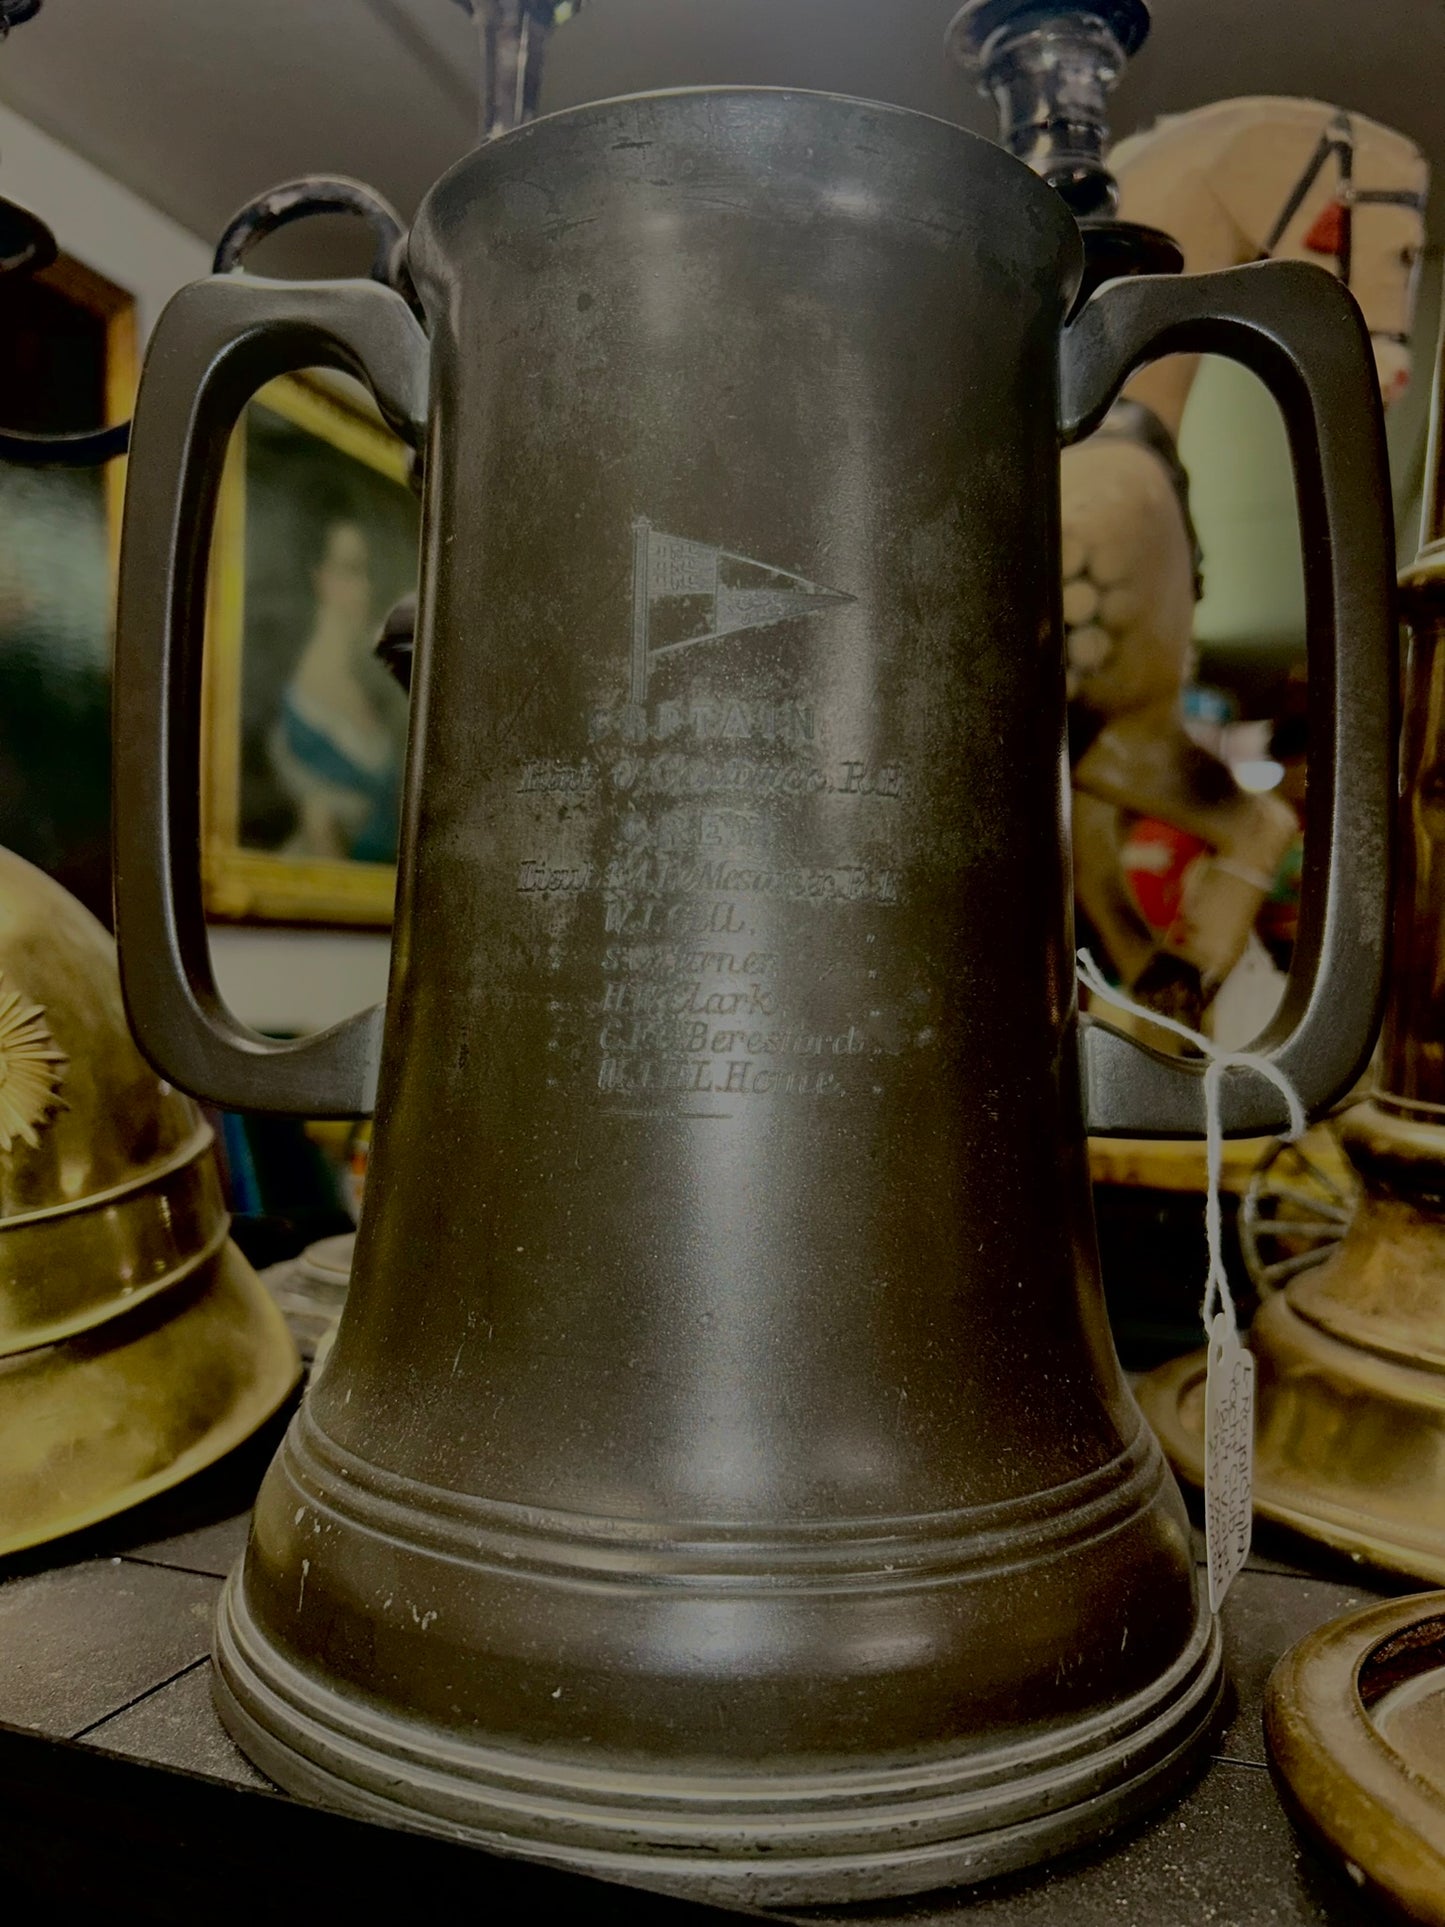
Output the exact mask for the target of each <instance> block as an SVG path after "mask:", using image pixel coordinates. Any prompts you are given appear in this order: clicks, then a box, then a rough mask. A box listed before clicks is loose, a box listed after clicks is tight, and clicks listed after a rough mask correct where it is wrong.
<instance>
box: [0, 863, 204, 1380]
mask: <svg viewBox="0 0 1445 1927" xmlns="http://www.w3.org/2000/svg"><path fill="white" fill-rule="evenodd" d="M226 1226H227V1217H226V1209H225V1203H224V1201H223V1199H222V1196H221V1187H220V1180H219V1174H218V1172H217V1169H216V1162H215V1153H214V1149H213V1146H212V1139H211V1130H210V1127H209V1125H207V1124H206V1123H205V1122H204V1120H203V1119H202V1118H201V1116H200V1114H199V1112H198V1111H197V1110H196V1107H195V1105H194V1104H193V1103H192V1102H191V1100H190V1099H189V1098H188V1097H185V1096H183V1095H182V1094H181V1093H180V1092H179V1091H175V1090H172V1089H170V1088H169V1086H167V1085H165V1084H162V1083H161V1082H160V1080H159V1079H158V1078H157V1076H156V1074H155V1072H154V1071H153V1070H152V1069H151V1068H150V1066H149V1065H148V1064H147V1063H146V1062H145V1060H144V1059H143V1058H142V1056H141V1054H140V1052H139V1051H138V1050H137V1049H136V1047H135V1045H134V1044H133V1043H132V1042H131V1037H130V1032H129V1031H128V1029H127V1028H126V1022H125V1013H124V1011H123V1009H122V1007H121V997H120V983H119V979H118V978H117V976H116V966H115V948H114V946H113V944H112V943H111V941H110V938H109V937H108V936H107V935H106V933H105V931H104V930H103V929H102V928H101V926H100V924H99V923H97V921H96V920H95V918H94V917H93V916H91V914H90V912H89V911H88V910H86V909H85V908H84V907H83V906H82V905H81V904H79V903H77V902H76V900H75V899H74V897H72V896H70V895H69V894H68V893H67V892H66V891H64V890H62V889H60V888H59V886H58V885H56V884H54V883H52V882H51V881H50V880H49V878H47V877H45V876H43V875H42V874H41V872H40V871H39V870H36V869H34V868H32V867H31V865H30V864H28V863H25V862H23V861H22V860H21V858H19V857H17V856H14V855H12V854H11V853H10V852H9V851H8V850H0V1357H4V1356H6V1355H8V1354H10V1353H14V1352H19V1351H25V1350H27V1349H29V1348H30V1347H32V1346H36V1345H46V1344H51V1343H53V1342H54V1341H56V1340H57V1339H61V1338H64V1337H66V1336H68V1335H69V1334H71V1333H74V1332H78V1331H83V1330H85V1329H86V1328H87V1327H88V1326H91V1325H95V1324H98V1323H100V1322H102V1321H104V1320H105V1319H107V1318H112V1317H114V1316H116V1315H117V1314H118V1313H119V1312H121V1311H124V1310H125V1309H126V1308H127V1307H128V1306H130V1305H133V1304H136V1303H138V1302H139V1301H140V1300H142V1299H144V1298H147V1297H150V1296H151V1295H153V1294H154V1293H156V1292H158V1291H163V1290H165V1289H166V1288H167V1287H168V1286H170V1285H172V1284H174V1283H176V1282H177V1281H179V1280H180V1279H182V1278H184V1277H185V1276H187V1275H188V1273H189V1272H191V1271H192V1270H193V1269H194V1268H195V1267H196V1266H197V1265H198V1264H200V1263H201V1262H203V1260H205V1259H207V1258H209V1257H212V1256H214V1254H215V1253H216V1252H217V1251H218V1250H219V1249H220V1246H221V1244H222V1242H223V1241H224V1239H225V1236H226Z"/></svg>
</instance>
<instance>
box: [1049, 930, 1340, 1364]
mask: <svg viewBox="0 0 1445 1927" xmlns="http://www.w3.org/2000/svg"><path fill="white" fill-rule="evenodd" d="M1078 964H1079V980H1080V982H1081V983H1083V984H1084V985H1085V986H1086V987H1087V989H1088V991H1089V993H1090V995H1091V996H1093V997H1097V998H1098V999H1099V1000H1100V1002H1101V1003H1105V1004H1112V1005H1113V1006H1114V1008H1115V1009H1116V1010H1123V1011H1127V1012H1128V1013H1129V1015H1130V1016H1132V1017H1140V1018H1142V1019H1143V1020H1144V1022H1145V1023H1148V1024H1153V1025H1155V1026H1156V1027H1157V1028H1158V1029H1159V1030H1167V1031H1172V1032H1173V1034H1174V1035H1175V1036H1176V1037H1182V1038H1183V1039H1184V1040H1185V1042H1186V1043H1190V1044H1192V1045H1193V1046H1194V1048H1195V1049H1196V1050H1197V1051H1198V1052H1199V1053H1200V1054H1201V1056H1203V1057H1204V1058H1205V1059H1207V1062H1206V1063H1205V1066H1204V1077H1203V1084H1204V1155H1205V1169H1206V1172H1207V1174H1208V1189H1207V1193H1206V1197H1205V1205H1204V1229H1205V1235H1206V1237H1207V1239H1208V1241H1209V1275H1208V1277H1207V1278H1206V1279H1205V1281H1204V1329H1205V1331H1206V1332H1208V1331H1209V1330H1210V1327H1211V1324H1212V1322H1213V1318H1214V1314H1215V1311H1216V1309H1217V1308H1219V1307H1223V1310H1224V1314H1225V1318H1226V1320H1227V1321H1228V1328H1229V1332H1230V1334H1231V1336H1232V1335H1233V1334H1234V1333H1235V1332H1237V1331H1238V1330H1239V1323H1238V1320H1237V1318H1236V1316H1235V1309H1234V1293H1233V1292H1232V1291H1231V1290H1230V1289H1229V1279H1228V1277H1227V1276H1226V1274H1225V1269H1224V1224H1223V1218H1222V1215H1221V1212H1220V1205H1219V1187H1220V1176H1221V1173H1222V1171H1223V1167H1224V1126H1223V1122H1222V1119H1221V1115H1220V1112H1221V1103H1220V1090H1221V1087H1222V1085H1223V1083H1224V1079H1225V1076H1226V1074H1227V1073H1228V1072H1229V1071H1235V1070H1239V1071H1253V1072H1254V1073H1255V1075H1256V1076H1258V1077H1262V1078H1264V1079H1265V1080H1266V1081H1267V1082H1268V1083H1271V1084H1273V1085H1274V1087H1275V1089H1276V1090H1277V1091H1278V1092H1279V1094H1280V1096H1281V1097H1282V1098H1283V1099H1284V1101H1285V1104H1286V1107H1287V1108H1288V1110H1289V1129H1288V1131H1286V1132H1285V1133H1284V1134H1283V1135H1284V1141H1285V1143H1286V1144H1293V1143H1294V1141H1295V1140H1296V1138H1300V1137H1303V1136H1304V1133H1305V1129H1306V1127H1307V1125H1308V1122H1309V1120H1308V1119H1307V1118H1306V1117H1305V1111H1304V1105H1303V1104H1301V1102H1300V1097H1299V1092H1298V1091H1297V1090H1296V1089H1295V1087H1294V1085H1293V1084H1292V1083H1291V1082H1290V1080H1289V1078H1288V1077H1286V1076H1285V1074H1284V1072H1283V1071H1282V1070H1281V1069H1280V1067H1279V1065H1278V1064H1275V1063H1273V1062H1271V1060H1270V1059H1269V1058H1268V1057H1266V1056H1265V1055H1264V1053H1263V1052H1262V1051H1253V1050H1226V1049H1225V1048H1224V1046H1223V1045H1221V1044H1217V1043H1215V1041H1214V1039H1213V1038H1212V1037H1204V1036H1202V1035H1201V1034H1200V1033H1199V1032H1198V1031H1197V1030H1191V1029H1190V1028H1189V1026H1188V1024H1182V1023H1180V1021H1179V1019H1178V1018H1177V1017H1166V1016H1165V1015H1164V1013H1163V1012H1162V1011H1158V1010H1151V1009H1150V1008H1149V1006H1148V1005H1147V1004H1140V1003H1136V1002H1135V1001H1134V999H1133V998H1132V997H1130V996H1129V995H1128V994H1127V993H1126V992H1124V991H1122V990H1116V989H1115V988H1114V986H1113V985H1112V984H1111V983H1109V982H1108V980H1107V979H1106V978H1105V976H1104V973H1103V971H1101V970H1100V968H1099V966H1098V964H1096V963H1095V961H1094V959H1093V956H1092V955H1091V954H1090V952H1089V951H1087V950H1081V951H1079V953H1078Z"/></svg>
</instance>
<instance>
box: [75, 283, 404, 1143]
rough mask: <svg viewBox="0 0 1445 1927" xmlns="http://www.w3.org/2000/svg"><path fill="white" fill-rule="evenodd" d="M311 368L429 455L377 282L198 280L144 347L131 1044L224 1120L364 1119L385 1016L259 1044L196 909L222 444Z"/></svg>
mask: <svg viewBox="0 0 1445 1927" xmlns="http://www.w3.org/2000/svg"><path fill="white" fill-rule="evenodd" d="M311 367H331V368H337V369H341V370H344V371H345V372H346V373H347V374H351V375H355V376H357V377H359V378H360V379H361V380H362V381H364V382H365V383H366V384H367V386H368V387H369V388H370V389H371V391H372V393H373V394H374V395H375V396H376V399H377V402H378V404H379V406H380V407H381V410H382V413H383V414H384V415H385V416H386V418H387V419H388V421H390V422H391V423H392V424H393V425H394V426H395V427H396V428H397V429H398V431H399V432H400V433H402V434H404V435H406V437H407V438H408V439H409V440H412V441H416V440H418V439H419V437H420V435H421V433H422V432H423V430H424V426H425V419H426V388H427V340H426V336H425V334H424V333H423V331H422V329H421V327H420V325H419V323H418V322H417V320H416V317H415V316H414V315H413V314H412V312H411V310H410V308H408V306H407V304H406V302H405V301H404V300H403V299H402V298H401V296H400V295H398V294H395V293H394V292H393V291H392V290H391V289H389V288H384V287H382V286H380V285H379V284H378V283H376V282H372V281H321V282H301V281H263V280H256V279H252V278H250V277H244V278H243V277H237V278H234V279H232V278H227V277H217V278H216V279H214V280H210V281H199V282H196V283H194V284H193V285H192V286H190V287H187V288H183V289H182V290H181V291H180V293H179V294H177V295H176V296H175V297H174V298H173V299H172V301H171V302H170V304H169V305H168V306H167V308H166V309H165V310H164V312H163V313H162V315H161V317H160V319H159V321H158V322H157V323H156V327H155V332H154V334H153V335H152V337H151V343H150V347H149V350H148V352H147V355H146V363H145V369H144V373H143V375H142V378H141V384H140V393H139V396H138V398H137V401H136V409H135V419H134V424H133V427H132V430H131V447H130V466H129V470H128V473H127V478H126V495H125V518H124V523H123V528H122V536H121V561H120V594H119V602H118V607H117V615H116V645H115V693H114V701H113V710H112V714H113V722H112V730H113V743H114V755H113V768H114V776H113V781H112V819H113V833H112V834H113V858H114V878H115V921H116V938H117V942H118V946H119V951H120V973H121V984H122V988H123V990H124V992H125V1002H126V1010H127V1012H128V1014H129V1016H130V1021H131V1027H132V1029H133V1030H134V1032H135V1035H136V1039H137V1042H138V1043H139V1044H140V1047H141V1049H142V1050H143V1051H144V1052H145V1054H146V1056H147V1057H148V1058H149V1059H150V1061H151V1062H152V1064H154V1065H155V1067H156V1068H157V1069H158V1070H159V1071H160V1072H161V1073H162V1074H163V1075H164V1076H166V1077H168V1078H170V1079H171V1080H172V1081H173V1082H174V1083H176V1084H179V1085H180V1086H181V1087H182V1088H183V1089H184V1090H187V1091H190V1092H192V1093H193V1094H194V1095H195V1096H197V1097H202V1098H207V1099H209V1100H210V1101H211V1102H212V1103H214V1104H219V1105H222V1106H224V1107H225V1108H226V1109H229V1110H252V1111H280V1112H288V1113H291V1114H293V1115H296V1116H303V1117H358V1116H364V1115H365V1114H366V1113H367V1112H369V1111H370V1110H371V1108H372V1104H373V1100H374V1095H375V1090H376V1067H377V1061H378V1057H379V1055H380V1045H381V1027H382V1016H383V1011H382V1009H381V1007H380V1006H377V1007H374V1008H372V1009H371V1010H366V1011H359V1012H358V1013H357V1014H356V1015H355V1016H353V1017H349V1018H347V1019H346V1020H345V1022H343V1023H340V1024H336V1025H334V1026H333V1027H332V1028H331V1029H330V1030H325V1031H321V1032H319V1033H317V1034H316V1035H315V1036H312V1037H305V1038H301V1039H299V1040H296V1041H292V1042H278V1041H277V1040H276V1039H274V1038H268V1037H263V1036H262V1035H261V1034H260V1033H259V1032H257V1031H254V1030H252V1029H250V1028H249V1027H248V1026H247V1025H245V1024H243V1023H241V1022H240V1021H239V1019H238V1018H237V1017H236V1016H235V1015H234V1014H233V1013H232V1012H231V1011H230V1010H229V1009H228V1008H227V1007H226V1005H225V1003H224V1002H223V1000H222V998H221V996H220V994H219V992H218V990H217V987H216V981H215V976H214V973H213V971H212V968H211V956H210V947H209V944H208V942H207V937H206V920H205V909H204V903H203V899H202V890H201V863H200V858H201V810H200V773H201V760H200V757H201V657H202V649H203V644H204V636H205V611H206V563H207V558H208V555H209V552H210V546H211V530H212V524H213V521H214V517H215V508H216V497H217V491H218V489H219V486H220V479H221V471H222V467H223V464H224V462H225V456H226V445H227V442H228V440H229V438H230V434H231V431H232V429H233V428H234V427H235V424H236V422H237V420H238V419H239V417H240V414H241V411H242V409H243V408H244V407H245V406H246V404H247V402H248V401H249V400H250V399H251V397H252V396H253V395H254V394H255V392H256V390H257V389H258V388H260V387H261V386H262V385H263V384H264V383H265V382H267V381H270V380H272V379H273V378H274V377H275V376H277V375H281V374H286V373H289V372H291V371H292V370H295V369H297V368H311Z"/></svg>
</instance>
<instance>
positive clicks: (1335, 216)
mask: <svg viewBox="0 0 1445 1927" xmlns="http://www.w3.org/2000/svg"><path fill="white" fill-rule="evenodd" d="M1344 245H1345V204H1344V202H1343V201H1331V202H1330V204H1329V206H1328V207H1327V208H1323V209H1321V211H1320V212H1319V213H1318V214H1317V215H1316V216H1315V218H1314V220H1313V221H1312V222H1311V223H1310V231H1309V233H1308V234H1307V235H1306V236H1305V246H1306V247H1307V248H1308V249H1309V251H1310V253H1311V254H1339V253H1341V252H1342V250H1343V248H1344Z"/></svg>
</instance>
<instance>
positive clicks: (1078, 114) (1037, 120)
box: [946, 0, 1184, 300]
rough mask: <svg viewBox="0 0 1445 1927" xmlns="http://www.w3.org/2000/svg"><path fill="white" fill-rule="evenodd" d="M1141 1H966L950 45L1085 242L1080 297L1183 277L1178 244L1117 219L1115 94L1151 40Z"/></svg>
mask: <svg viewBox="0 0 1445 1927" xmlns="http://www.w3.org/2000/svg"><path fill="white" fill-rule="evenodd" d="M1149 24H1150V21H1149V9H1148V7H1147V6H1146V5H1145V4H1144V0H1093V4H1091V5H1085V6H1063V5H1059V4H1057V0H967V4H966V5H965V6H964V7H962V8H961V9H960V11H959V12H958V13H957V14H956V15H955V16H954V20H953V24H952V25H951V26H950V27H949V30H948V36H947V41H946V45H947V47H948V51H949V53H950V54H951V55H952V57H953V58H954V60H956V61H957V62H958V64H959V66H961V67H962V68H963V69H964V71H965V72H966V73H968V74H971V75H972V76H973V78H974V80H975V82H976V84H977V86H978V90H979V92H980V93H981V94H984V95H985V96H986V97H987V98H989V99H991V100H992V101H993V102H994V105H995V106H996V107H997V109H998V117H999V143H1000V145H1001V146H1003V147H1006V148H1007V149H1008V151H1009V152H1010V153H1011V154H1015V155H1017V156H1018V158H1019V159H1020V160H1021V161H1023V162H1024V163H1025V164H1026V165H1027V166H1028V167H1030V168H1032V169H1033V171H1034V173H1035V174H1038V175H1040V176H1041V177H1042V178H1043V179H1044V180H1046V181H1047V182H1048V184H1049V186H1050V187H1052V188H1053V189H1054V190H1055V192H1056V193H1057V194H1058V195H1059V196H1060V198H1061V199H1062V200H1063V201H1064V202H1065V204H1066V205H1067V207H1068V209H1069V211H1070V213H1071V214H1072V215H1073V216H1074V218H1075V220H1077V222H1078V223H1079V227H1080V229H1081V231H1082V233H1083V236H1084V248H1085V254H1086V259H1087V264H1088V265H1087V268H1086V271H1085V279H1084V284H1083V286H1082V288H1081V289H1080V294H1079V298H1080V300H1086V299H1087V298H1088V296H1089V295H1090V294H1091V293H1092V292H1093V290H1094V289H1095V288H1097V287H1098V286H1100V285H1101V283H1103V282H1104V281H1111V280H1114V279H1116V278H1117V277H1118V276H1120V275H1125V274H1177V273H1178V272H1179V271H1180V269H1181V268H1182V267H1183V265H1184V257H1183V255H1182V254H1181V253H1180V251H1179V248H1178V245H1177V244H1176V243H1175V242H1174V241H1173V240H1172V239H1171V238H1170V236H1169V235H1167V234H1164V233H1161V232H1160V230H1159V229H1158V228H1151V227H1145V226H1143V225H1142V224H1141V223H1140V222H1137V221H1121V220H1119V219H1118V218H1117V209H1118V205H1119V190H1118V186H1117V184H1116V182H1115V180H1114V177H1113V175H1112V174H1111V173H1110V172H1109V169H1108V166H1107V164H1106V161H1105V156H1106V154H1107V152H1108V149H1109V112H1108V109H1109V96H1110V95H1111V94H1112V92H1113V91H1114V88H1115V86H1116V84H1117V83H1118V80H1119V77H1120V75H1121V74H1122V73H1123V71H1124V68H1125V66H1126V65H1127V63H1128V61H1129V60H1130V58H1131V57H1132V56H1133V55H1134V54H1136V53H1137V52H1138V51H1139V49H1140V48H1141V47H1142V46H1143V44H1144V42H1145V40H1146V39H1147V37H1148V34H1149Z"/></svg>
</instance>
